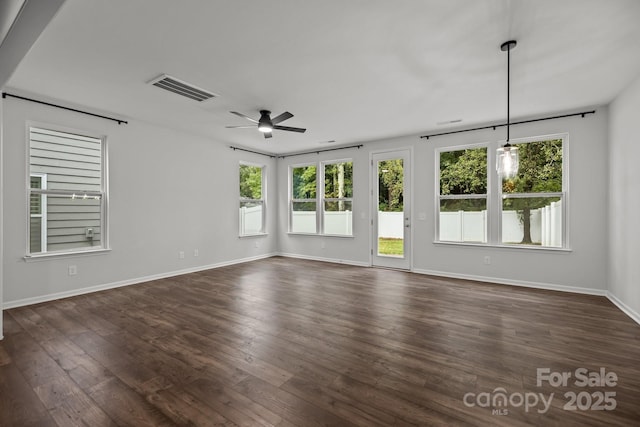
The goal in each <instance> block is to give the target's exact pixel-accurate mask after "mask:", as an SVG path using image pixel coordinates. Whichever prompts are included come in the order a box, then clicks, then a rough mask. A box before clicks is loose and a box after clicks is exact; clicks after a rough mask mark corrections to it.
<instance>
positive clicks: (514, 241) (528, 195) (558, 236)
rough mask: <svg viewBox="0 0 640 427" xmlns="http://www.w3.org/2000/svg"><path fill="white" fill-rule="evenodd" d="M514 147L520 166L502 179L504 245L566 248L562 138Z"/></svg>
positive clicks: (502, 234) (520, 144)
mask: <svg viewBox="0 0 640 427" xmlns="http://www.w3.org/2000/svg"><path fill="white" fill-rule="evenodd" d="M513 145H515V146H517V147H518V151H519V157H520V165H519V168H518V174H517V175H516V176H515V177H514V178H512V179H505V180H502V203H501V210H502V233H501V236H502V243H503V244H507V245H537V246H547V247H563V245H564V243H563V241H564V238H563V235H564V233H563V212H562V211H563V202H564V200H563V199H564V193H563V188H564V187H563V167H562V151H563V150H562V147H563V144H562V139H561V138H558V139H550V140H542V141H531V142H525V143H519V144H513Z"/></svg>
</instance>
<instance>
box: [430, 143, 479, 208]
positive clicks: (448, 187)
mask: <svg viewBox="0 0 640 427" xmlns="http://www.w3.org/2000/svg"><path fill="white" fill-rule="evenodd" d="M440 194H441V195H450V194H455V195H465V194H474V195H475V194H487V149H486V148H468V149H465V150H456V151H446V152H441V153H440ZM486 208H487V202H486V199H444V200H441V203H440V211H442V212H447V211H449V212H451V211H458V210H464V211H482V210H485V209H486Z"/></svg>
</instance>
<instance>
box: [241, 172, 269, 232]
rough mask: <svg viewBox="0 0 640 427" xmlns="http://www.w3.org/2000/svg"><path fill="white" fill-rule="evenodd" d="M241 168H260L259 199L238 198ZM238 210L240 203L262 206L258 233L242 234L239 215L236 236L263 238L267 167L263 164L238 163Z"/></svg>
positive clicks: (265, 220)
mask: <svg viewBox="0 0 640 427" xmlns="http://www.w3.org/2000/svg"><path fill="white" fill-rule="evenodd" d="M241 166H250V167H257V168H260V169H261V171H262V173H261V175H262V176H261V180H260V185H261V191H260V194H261V196H262V197H261V198H260V199H249V198H246V197H242V196H240V173H239V172H240V167H241ZM238 199H239V202H238V208H239V209H240V205H241V204H242V203H247V202H250V203H260V204H261V205H262V219H261V221H262V223H261V225H260V231H259V232H257V233H243V230H242V222H241V221H240V215H238V236H240V237H251V236H264V235H266V234H267V165H265V164H261V163H252V162H245V161H240V163H239V165H238Z"/></svg>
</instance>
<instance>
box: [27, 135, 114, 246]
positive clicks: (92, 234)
mask: <svg viewBox="0 0 640 427" xmlns="http://www.w3.org/2000/svg"><path fill="white" fill-rule="evenodd" d="M104 164H105V143H104V139H103V138H99V137H93V136H88V135H80V134H76V133H68V132H60V131H55V130H51V129H43V128H38V127H30V128H29V186H28V188H29V190H28V191H29V194H28V200H29V218H28V229H29V232H28V235H29V239H28V254H29V255H40V254H48V253H65V252H77V251H86V250H92V249H101V248H105V247H106V233H105V228H106V227H105V216H106V192H105V188H106V185H105V176H104V175H105V168H104Z"/></svg>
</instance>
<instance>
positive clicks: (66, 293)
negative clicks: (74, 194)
mask: <svg viewBox="0 0 640 427" xmlns="http://www.w3.org/2000/svg"><path fill="white" fill-rule="evenodd" d="M276 255H278V254H276V253H268V254H264V255H257V256H253V257H248V258H241V259H234V260H230V261H223V262H219V263H215V264H209V265H201V266H198V267H193V268H186V269H183V270H176V271H170V272H167V273H160V274H153V275H150V276H143V277H136V278H134V279H127V280H122V281H119V282H112V283H105V284H103V285H97V286H90V287H87V288H81V289H73V290H70V291H64V292H57V293H54V294H47V295H40V296H37V297H31V298H23V299H19V300H14V301H7V302H5V303H4V305H3V309H4V310H8V309H10V308H16V307H23V306H25V305H32V304H39V303H41V302H47V301H53V300H57V299H61V298H69V297H74V296H77V295H84V294H89V293H92V292H98V291H105V290H107V289H114V288H120V287H123V286H129V285H135V284H138V283H144V282H149V281H152V280H159V279H166V278H168V277H175V276H181V275H183V274H189V273H196V272H198V271H204V270H211V269H213V268H220V267H226V266H228V265H234V264H242V263H245V262H249V261H257V260H259V259H264V258H271V257H273V256H276Z"/></svg>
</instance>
